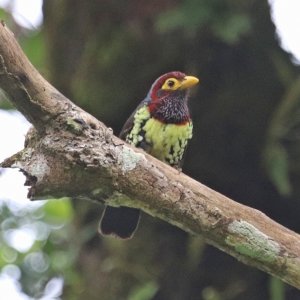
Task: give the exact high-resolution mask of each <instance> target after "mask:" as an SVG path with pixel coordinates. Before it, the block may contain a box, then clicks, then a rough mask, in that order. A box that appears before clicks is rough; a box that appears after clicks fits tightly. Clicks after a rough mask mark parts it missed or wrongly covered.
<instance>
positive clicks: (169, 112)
mask: <svg viewBox="0 0 300 300" xmlns="http://www.w3.org/2000/svg"><path fill="white" fill-rule="evenodd" d="M198 82H199V79H198V78H197V77H195V76H188V75H186V74H185V73H183V72H180V71H173V72H169V73H166V74H163V75H161V76H160V77H158V78H157V79H156V80H155V81H154V83H153V84H152V86H151V88H150V90H149V92H148V94H147V96H146V97H145V99H144V100H143V101H142V102H141V103H140V104H139V105H138V107H137V108H136V109H135V111H134V112H133V113H132V114H131V116H130V117H129V118H128V120H127V121H126V122H125V124H124V126H123V128H122V130H121V132H120V135H119V137H120V138H121V139H123V140H124V141H126V142H127V143H129V144H131V145H133V146H135V147H138V148H142V149H143V150H144V151H146V152H147V153H149V154H150V155H152V156H154V157H156V158H157V159H159V160H161V161H163V162H165V163H167V164H169V165H170V166H172V167H174V168H177V169H180V170H181V167H182V162H183V156H184V153H185V151H186V148H187V144H188V141H189V140H190V139H191V138H192V135H193V123H192V119H191V116H190V112H189V108H188V99H189V89H190V88H191V87H193V86H195V85H196V84H197V83H198ZM139 219H140V210H139V209H136V208H129V207H125V206H121V207H111V206H106V207H105V210H104V212H103V215H102V218H101V221H100V225H99V232H100V233H101V234H102V235H112V236H115V237H118V238H121V239H129V238H131V237H132V236H133V235H134V233H135V231H136V229H137V227H138V223H139Z"/></svg>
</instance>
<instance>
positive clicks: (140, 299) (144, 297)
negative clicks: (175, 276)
mask: <svg viewBox="0 0 300 300" xmlns="http://www.w3.org/2000/svg"><path fill="white" fill-rule="evenodd" d="M157 290H158V285H157V283H156V282H154V281H148V282H146V283H145V284H143V285H142V286H138V287H136V288H134V289H133V291H132V292H131V294H130V295H129V297H128V300H150V299H152V298H153V296H154V295H155V294H156V292H157Z"/></svg>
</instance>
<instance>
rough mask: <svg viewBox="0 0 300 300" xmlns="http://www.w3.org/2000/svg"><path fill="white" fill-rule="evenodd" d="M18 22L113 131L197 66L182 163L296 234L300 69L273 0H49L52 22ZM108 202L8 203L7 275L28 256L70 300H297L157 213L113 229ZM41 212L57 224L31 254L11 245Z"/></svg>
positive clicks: (4, 219) (36, 54) (25, 283)
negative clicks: (107, 234)
mask: <svg viewBox="0 0 300 300" xmlns="http://www.w3.org/2000/svg"><path fill="white" fill-rule="evenodd" d="M1 13H2V14H5V13H4V12H3V11H2V12H1ZM5 17H6V19H7V20H8V22H10V24H9V25H11V26H15V25H14V24H13V21H12V19H11V18H10V17H9V15H7V13H6V16H5ZM15 28H16V31H15V32H17V34H18V35H19V39H20V42H21V44H22V46H23V48H24V49H25V51H26V53H27V54H28V56H29V57H30V59H31V61H32V62H33V63H34V64H35V65H36V67H37V68H38V69H39V70H40V71H41V72H42V73H43V74H44V75H45V76H46V77H47V78H48V79H49V80H50V82H51V83H52V84H53V85H54V86H56V87H57V88H58V89H59V90H60V91H61V92H62V93H64V94H65V95H67V96H68V97H69V98H70V99H72V100H74V102H76V103H77V104H78V105H80V106H81V107H83V108H84V109H85V110H87V111H89V112H91V113H92V114H93V115H95V116H96V117H97V118H99V119H100V120H102V121H103V122H104V123H105V124H106V125H107V126H110V127H112V128H113V129H114V132H115V133H116V134H117V133H118V132H119V130H120V128H121V127H122V125H123V123H124V122H125V120H126V118H127V117H128V116H129V114H130V113H131V112H132V111H133V109H134V108H135V107H136V106H137V104H138V103H139V101H140V100H142V99H143V97H144V96H145V95H146V93H147V91H148V89H149V87H150V85H151V83H152V82H153V81H154V79H156V78H157V77H158V76H159V75H160V74H162V73H165V72H168V71H171V70H182V71H185V72H186V73H188V74H193V75H196V76H198V77H200V79H201V85H200V86H199V88H198V89H197V90H196V91H195V92H194V94H193V95H192V100H191V101H190V107H191V110H192V115H193V119H194V124H195V129H194V132H195V134H194V138H193V140H192V142H191V144H190V147H189V149H188V153H187V155H186V159H185V165H184V168H183V169H184V172H185V173H187V174H188V175H190V176H191V177H193V178H195V179H196V180H199V181H201V182H202V183H204V184H206V185H208V186H209V187H211V188H213V189H215V190H217V191H219V192H221V193H223V194H225V195H227V196H229V197H231V198H233V199H235V200H236V201H238V202H241V203H244V204H246V205H249V206H251V207H255V208H257V209H259V210H261V211H263V212H264V213H266V214H267V215H269V216H270V217H272V218H273V219H275V220H276V221H278V222H280V223H281V224H283V225H284V226H286V227H288V228H291V229H293V230H295V231H297V232H299V230H300V218H299V213H300V202H299V199H298V198H299V195H300V189H299V184H298V182H299V175H300V170H299V168H300V159H299V157H300V153H299V152H300V148H299V146H300V144H299V137H300V136H299V121H300V115H299V114H300V111H299V106H300V97H299V94H300V79H299V75H298V74H299V67H297V66H295V65H293V64H292V63H291V60H290V57H289V56H288V55H287V54H286V53H284V52H283V51H282V50H281V48H280V47H279V45H278V41H277V38H276V35H275V29H274V25H273V24H272V22H271V19H270V9H269V6H268V3H267V2H266V1H260V0H251V1H232V0H223V1H221V0H210V1H209V0H201V1H198V0H182V1H178V0H154V1H145V0H131V1H116V0H113V1H108V0H101V1H100V0H97V1H80V0H64V1H61V0H45V1H44V24H43V27H42V29H41V30H39V31H34V32H26V31H24V30H23V29H21V28H17V27H15ZM13 29H14V28H13ZM17 29H18V30H17ZM1 103H2V105H5V106H8V104H7V102H3V101H2V102H1ZM102 209H103V208H102V207H98V206H96V205H94V204H92V203H85V202H82V203H81V202H72V201H70V200H59V201H58V200H55V201H54V200H53V201H50V202H47V203H46V204H45V205H44V206H41V207H40V208H38V209H37V210H35V211H33V212H29V213H26V214H23V215H18V214H16V213H15V212H14V211H13V210H11V209H10V208H9V207H7V206H6V205H4V204H3V205H2V210H1V220H0V221H1V226H2V229H4V230H2V233H1V237H0V239H1V247H0V254H1V259H0V263H1V266H2V267H3V268H4V269H2V272H3V270H5V268H7V265H9V266H10V267H11V266H18V268H19V270H20V271H21V273H20V276H19V280H20V282H21V284H22V288H23V290H24V291H25V292H26V293H27V294H28V295H31V296H33V297H35V298H38V297H40V295H42V294H43V293H45V291H46V289H47V286H48V289H50V288H51V286H50V287H49V283H51V280H53V278H57V277H58V278H63V280H64V291H63V296H62V299H87V300H93V299H104V300H106V299H107V300H108V299H130V300H148V299H155V300H167V299H172V300H182V299H203V300H219V299H222V300H237V299H243V300H248V299H249V300H253V299H256V300H260V299H262V300H265V299H272V300H281V299H299V296H300V293H299V291H297V290H296V289H294V288H292V287H290V286H285V285H284V284H282V283H281V282H279V281H278V280H276V279H273V278H270V277H269V276H268V275H267V274H265V273H262V272H260V271H258V270H256V269H253V268H250V267H247V266H245V265H243V264H241V263H239V262H238V261H236V260H235V259H233V258H231V257H230V256H228V255H227V254H224V253H222V252H220V251H219V250H217V249H215V248H213V247H210V246H208V245H206V244H205V241H204V240H203V239H202V238H201V237H192V236H190V235H189V234H187V233H185V232H183V231H181V230H179V229H177V228H175V227H173V226H171V225H168V224H166V223H164V222H162V221H159V220H156V219H153V218H151V217H150V216H146V215H143V218H142V221H141V224H140V228H139V230H138V232H137V234H136V236H135V237H134V239H132V240H131V241H126V242H124V241H119V240H115V239H109V238H102V237H100V236H99V235H98V234H97V232H96V228H97V224H98V221H99V218H100V215H101V211H102ZM29 220H30V221H29ZM35 222H38V225H37V227H38V228H40V226H45V228H47V230H48V231H47V232H48V233H47V234H45V235H44V237H43V238H39V239H38V238H37V239H36V242H35V243H34V244H33V245H32V247H31V248H30V249H28V251H26V252H25V253H24V252H23V253H22V252H20V251H19V252H18V251H17V250H16V249H14V248H13V247H11V246H10V245H9V243H8V242H7V241H8V240H9V239H7V238H5V237H6V235H7V231H8V230H13V229H18V228H21V227H22V226H24V224H29V225H30V226H33V225H32V224H35ZM7 224H8V225H7ZM7 253H8V254H7ZM36 254H39V255H40V256H36V257H41V259H40V263H36V262H39V260H38V259H37V258H36V257H33V259H32V261H33V262H35V263H36V264H35V266H38V267H36V268H34V267H33V266H34V264H33V265H30V263H28V261H30V257H32V256H33V255H36ZM26 262H27V263H26ZM43 263H44V264H45V267H44V268H41V266H43ZM6 271H7V269H6ZM47 284H48V285H47Z"/></svg>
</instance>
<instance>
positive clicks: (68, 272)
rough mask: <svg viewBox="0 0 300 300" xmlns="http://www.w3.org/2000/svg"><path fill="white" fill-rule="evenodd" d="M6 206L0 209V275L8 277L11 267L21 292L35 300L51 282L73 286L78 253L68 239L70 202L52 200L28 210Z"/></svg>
mask: <svg viewBox="0 0 300 300" xmlns="http://www.w3.org/2000/svg"><path fill="white" fill-rule="evenodd" d="M6 203H7V202H1V206H0V210H1V214H0V226H1V232H0V268H1V272H2V273H1V274H7V275H11V274H10V272H7V270H11V268H12V266H14V270H15V271H14V273H15V272H16V270H19V272H20V276H19V278H18V280H19V282H20V283H21V287H22V290H23V292H25V293H26V294H27V295H30V296H31V297H34V298H35V299H36V298H39V297H41V296H42V295H43V294H45V288H46V286H47V283H48V282H50V281H51V279H53V278H61V279H62V281H63V282H64V284H65V285H66V286H68V285H70V284H73V283H74V280H76V277H77V276H76V272H75V270H74V266H73V264H74V261H75V260H76V256H77V254H78V249H77V245H76V243H75V242H74V243H72V240H71V239H70V235H72V227H71V222H72V219H73V208H72V206H71V203H70V201H69V200H52V201H47V202H44V203H43V204H42V205H41V204H40V205H38V206H37V207H31V208H29V209H25V208H20V209H18V208H17V206H18V205H17V204H13V202H12V203H8V205H7V204H6ZM24 235H25V236H24ZM8 265H9V266H10V268H9V269H7V266H8ZM3 272H4V273H3ZM74 276H75V277H74Z"/></svg>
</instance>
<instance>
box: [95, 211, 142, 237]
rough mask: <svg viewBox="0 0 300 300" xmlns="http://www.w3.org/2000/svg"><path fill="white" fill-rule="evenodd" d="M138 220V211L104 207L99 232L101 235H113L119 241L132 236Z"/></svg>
mask: <svg viewBox="0 0 300 300" xmlns="http://www.w3.org/2000/svg"><path fill="white" fill-rule="evenodd" d="M139 219H140V210H139V209H136V208H129V207H125V206H121V207H118V208H117V207H111V206H106V208H105V210H104V213H103V215H102V218H101V221H100V226H99V231H100V233H102V234H103V235H114V236H117V237H119V238H121V239H129V238H131V237H132V236H133V234H134V232H135V230H136V228H137V226H138V223H139Z"/></svg>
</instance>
